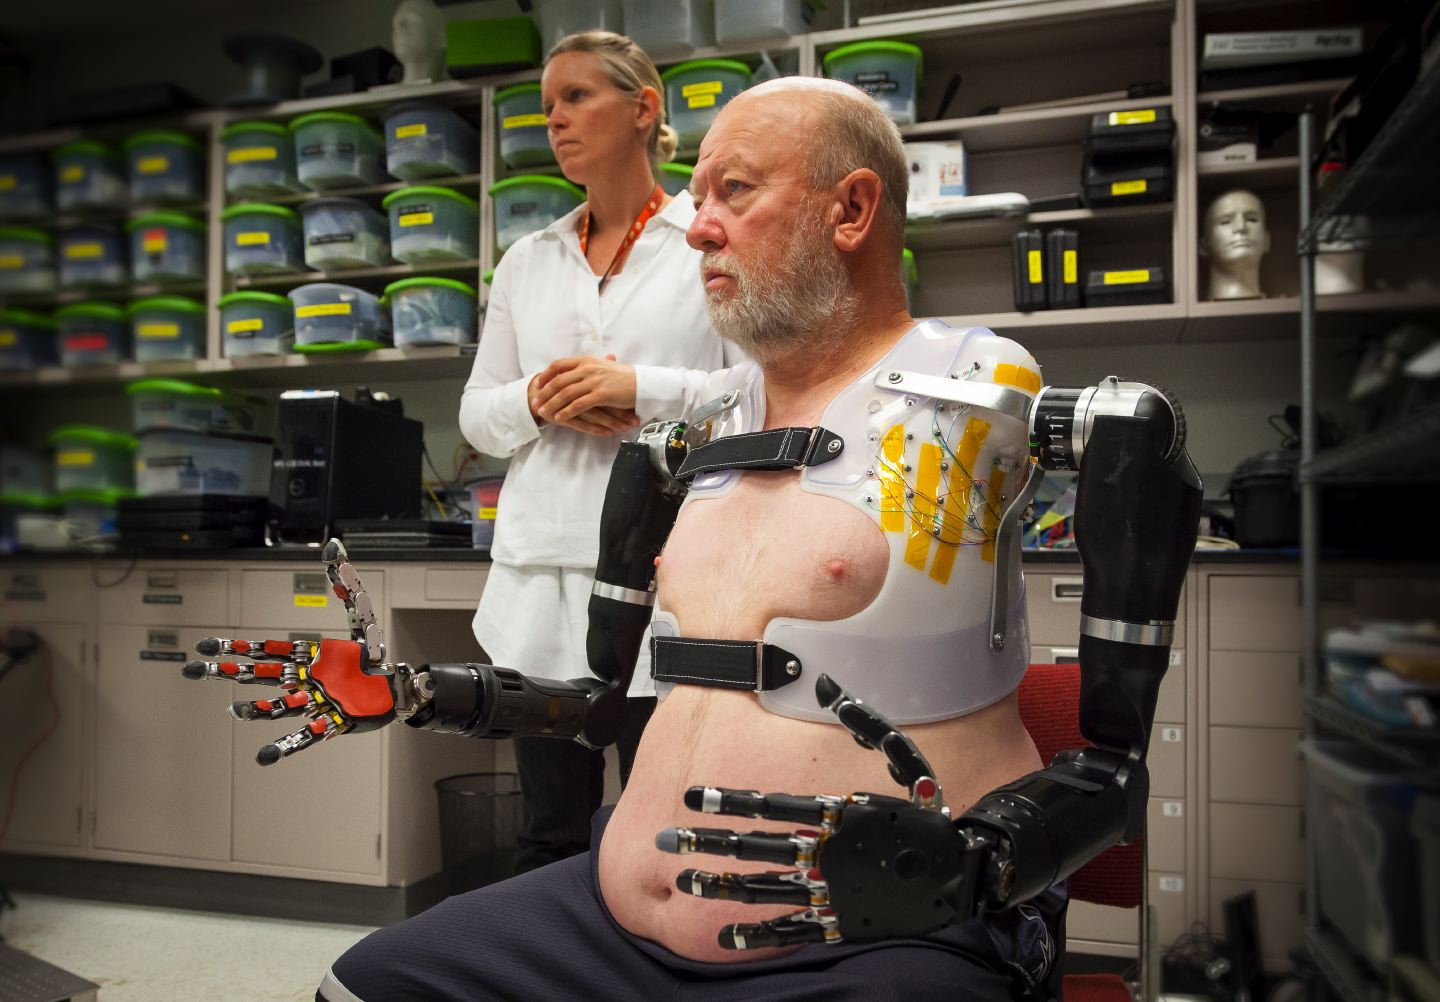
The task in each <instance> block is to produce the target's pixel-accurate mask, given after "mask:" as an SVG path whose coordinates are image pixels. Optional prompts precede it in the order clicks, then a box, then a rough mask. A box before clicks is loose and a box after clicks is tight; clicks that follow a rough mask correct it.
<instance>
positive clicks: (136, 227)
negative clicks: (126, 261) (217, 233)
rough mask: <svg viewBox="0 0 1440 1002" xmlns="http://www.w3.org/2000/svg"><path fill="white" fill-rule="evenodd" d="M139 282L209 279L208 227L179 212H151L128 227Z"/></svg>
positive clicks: (139, 217)
mask: <svg viewBox="0 0 1440 1002" xmlns="http://www.w3.org/2000/svg"><path fill="white" fill-rule="evenodd" d="M125 229H127V230H129V231H130V260H131V262H132V265H133V273H134V275H135V281H137V282H187V281H200V280H203V279H204V278H205V224H204V223H202V222H200V220H198V219H192V218H191V217H190V216H186V215H183V214H181V213H179V212H148V213H146V214H145V215H143V216H136V217H135V218H134V219H132V220H130V221H129V222H128V223H126V224H125Z"/></svg>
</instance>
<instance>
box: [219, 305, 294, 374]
mask: <svg viewBox="0 0 1440 1002" xmlns="http://www.w3.org/2000/svg"><path fill="white" fill-rule="evenodd" d="M218 306H219V309H220V336H221V338H222V339H223V340H224V343H225V357H226V358H246V357H249V356H251V355H286V354H289V352H290V349H291V347H292V346H293V345H294V343H295V304H294V303H292V302H290V300H289V299H287V298H286V297H284V296H277V295H276V294H275V293H273V292H249V291H246V292H231V293H229V294H228V295H224V296H221V297H220V302H219V304H218Z"/></svg>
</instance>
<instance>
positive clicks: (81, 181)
mask: <svg viewBox="0 0 1440 1002" xmlns="http://www.w3.org/2000/svg"><path fill="white" fill-rule="evenodd" d="M50 159H51V160H52V161H53V163H54V164H55V207H56V208H57V209H59V210H60V211H61V212H69V211H71V210H73V209H121V208H124V207H125V203H126V202H127V201H128V200H129V191H128V189H127V188H126V185H125V161H124V159H123V158H122V157H121V156H120V154H118V153H116V152H115V151H114V150H112V149H111V148H110V147H109V146H106V145H105V144H104V143H100V142H95V141H94V140H84V141H82V142H78V143H66V144H65V145H64V146H61V147H59V148H58V149H56V150H55V151H54V152H53V153H52V154H50Z"/></svg>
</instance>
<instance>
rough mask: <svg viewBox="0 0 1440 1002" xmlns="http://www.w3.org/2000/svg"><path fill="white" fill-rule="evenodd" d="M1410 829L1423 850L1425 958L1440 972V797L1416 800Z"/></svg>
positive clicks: (1421, 890) (1421, 885)
mask: <svg viewBox="0 0 1440 1002" xmlns="http://www.w3.org/2000/svg"><path fill="white" fill-rule="evenodd" d="M1410 830H1411V831H1412V832H1413V833H1414V835H1415V841H1416V844H1417V845H1418V846H1419V849H1420V900H1421V901H1423V902H1424V903H1425V905H1424V908H1425V916H1424V919H1425V959H1426V960H1428V961H1430V966H1431V967H1433V968H1435V969H1436V970H1437V971H1440V796H1424V797H1418V798H1416V800H1415V814H1414V816H1413V817H1412V818H1411V820H1410Z"/></svg>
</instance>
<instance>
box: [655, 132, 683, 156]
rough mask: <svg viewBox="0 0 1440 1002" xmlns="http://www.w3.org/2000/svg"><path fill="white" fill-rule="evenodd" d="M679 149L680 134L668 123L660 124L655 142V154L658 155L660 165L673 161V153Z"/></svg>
mask: <svg viewBox="0 0 1440 1002" xmlns="http://www.w3.org/2000/svg"><path fill="white" fill-rule="evenodd" d="M679 147H680V133H678V132H676V131H675V129H674V127H673V126H671V125H670V123H669V122H661V123H660V134H659V135H658V136H657V137H656V140H655V152H656V153H658V154H659V158H660V163H662V164H663V163H669V162H670V161H671V160H674V159H675V151H676V150H677V149H679Z"/></svg>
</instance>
